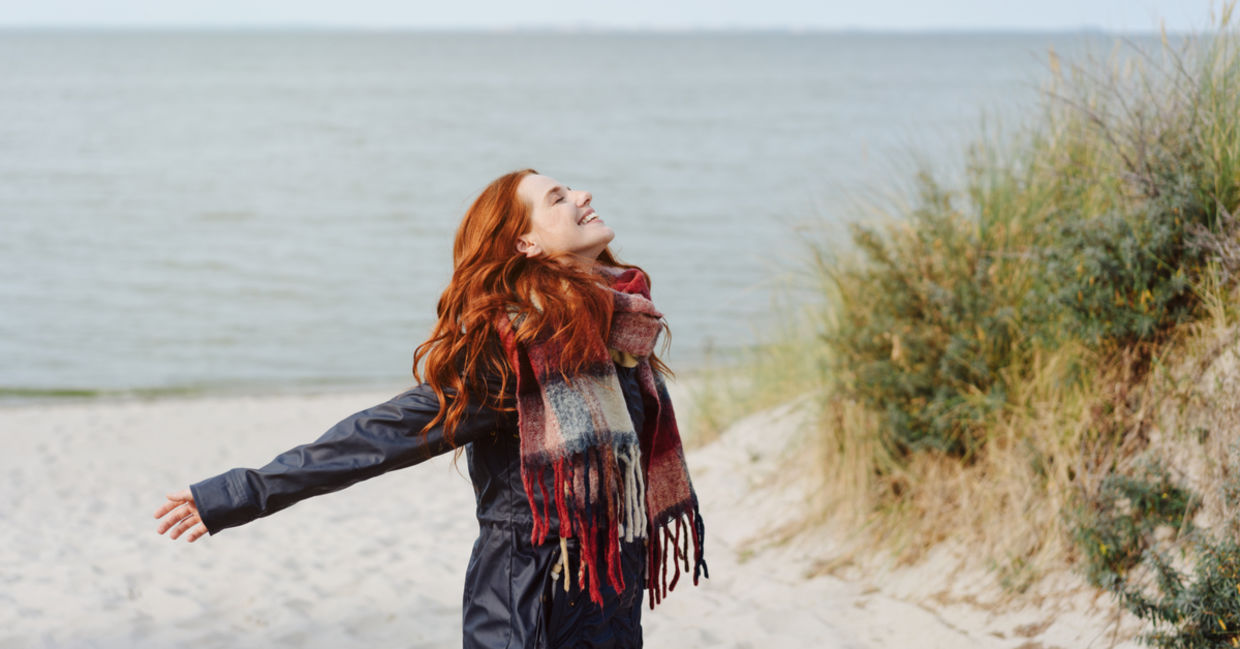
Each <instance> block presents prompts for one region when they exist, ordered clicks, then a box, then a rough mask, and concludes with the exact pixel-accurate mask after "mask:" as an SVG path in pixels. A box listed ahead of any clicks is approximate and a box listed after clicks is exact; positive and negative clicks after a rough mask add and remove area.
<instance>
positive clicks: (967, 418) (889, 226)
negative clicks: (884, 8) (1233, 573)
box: [698, 4, 1240, 592]
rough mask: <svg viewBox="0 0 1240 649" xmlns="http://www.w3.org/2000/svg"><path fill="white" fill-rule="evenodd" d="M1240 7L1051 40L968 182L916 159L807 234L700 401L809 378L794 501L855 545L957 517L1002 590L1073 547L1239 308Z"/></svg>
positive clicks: (915, 550)
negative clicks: (1091, 49) (808, 292)
mask: <svg viewBox="0 0 1240 649" xmlns="http://www.w3.org/2000/svg"><path fill="white" fill-rule="evenodd" d="M1233 8H1234V4H1228V5H1225V6H1224V7H1223V9H1222V11H1221V12H1220V15H1219V16H1218V18H1217V25H1216V28H1215V29H1214V30H1212V31H1211V32H1210V33H1205V34H1199V35H1195V36H1192V37H1189V38H1186V39H1184V40H1183V41H1181V42H1178V43H1175V44H1173V43H1172V42H1171V40H1169V39H1168V38H1167V37H1166V36H1165V35H1164V37H1163V39H1162V45H1161V47H1160V48H1159V49H1157V50H1156V51H1144V50H1141V49H1140V48H1137V47H1135V46H1132V45H1126V46H1125V47H1124V48H1122V49H1121V50H1120V53H1119V54H1118V55H1115V56H1112V57H1110V58H1107V59H1104V60H1091V61H1085V62H1080V63H1073V62H1064V61H1060V60H1058V58H1057V57H1056V56H1055V55H1054V53H1051V54H1050V56H1049V67H1050V70H1051V78H1049V79H1048V80H1047V81H1046V85H1045V88H1044V93H1043V101H1042V104H1041V110H1040V111H1039V112H1038V113H1037V116H1036V118H1034V119H1032V120H1031V121H1030V122H1029V123H1027V124H1025V125H1024V126H1023V127H1022V128H1020V129H1018V130H1016V131H1010V132H1006V133H991V134H987V135H986V136H984V137H981V138H979V139H978V140H976V141H974V142H972V143H971V144H970V145H969V146H968V147H967V149H966V150H965V152H964V155H965V156H966V160H967V164H966V173H965V176H964V180H963V182H962V183H961V184H960V185H959V186H946V185H945V184H944V182H942V181H941V180H939V179H937V178H936V177H935V175H934V174H933V173H932V172H931V171H930V170H923V171H922V172H921V173H920V174H918V176H917V178H916V188H917V189H916V191H915V192H914V194H913V195H912V196H910V197H908V200H897V201H889V202H890V203H892V204H896V205H904V206H905V207H903V208H896V209H894V210H890V211H887V212H885V213H883V214H880V215H878V218H872V217H871V218H867V220H865V221H864V222H857V223H854V224H852V225H851V226H850V238H849V241H848V242H847V244H846V245H841V244H840V242H838V241H833V240H830V239H828V238H826V237H824V238H823V239H822V240H818V241H815V240H812V239H811V240H810V241H809V242H808V245H807V246H806V256H805V261H804V269H805V274H804V276H803V277H802V278H800V281H802V282H804V283H805V284H808V285H810V286H811V287H813V293H814V295H815V298H816V299H814V300H813V301H811V302H810V303H808V304H805V305H801V306H799V307H797V308H795V309H794V308H793V307H789V308H788V311H787V313H786V317H785V318H783V320H782V321H783V322H785V323H786V324H785V325H784V328H783V329H782V330H780V331H777V332H775V333H774V335H773V336H772V337H771V340H772V342H771V343H770V344H768V345H765V346H763V347H760V348H756V349H754V350H750V351H749V352H748V353H747V355H746V356H745V358H743V359H741V360H742V363H741V365H742V366H743V367H744V368H745V370H744V371H742V372H740V373H738V374H732V375H729V378H727V379H718V380H717V381H716V382H715V383H714V384H712V385H709V386H708V389H706V390H702V391H701V393H700V396H701V397H702V400H701V401H700V402H699V405H698V420H699V421H700V422H702V424H703V426H704V427H705V428H707V429H709V428H710V427H711V424H712V423H713V425H714V427H715V428H716V429H718V428H722V427H723V426H725V425H726V423H727V422H728V421H730V420H731V419H733V418H734V417H735V416H736V415H737V413H739V412H747V411H750V412H751V411H753V410H755V409H759V408H762V407H766V406H768V405H771V404H774V403H778V402H780V401H786V400H788V399H789V398H791V397H793V396H796V395H801V394H806V393H808V394H812V395H814V397H815V404H816V405H815V407H816V409H817V413H818V414H819V415H820V417H819V422H820V426H819V429H818V430H817V431H816V432H815V436H816V438H817V441H818V443H819V446H820V449H821V451H820V454H819V456H818V459H817V466H818V469H819V471H818V473H819V475H818V479H819V480H820V481H821V483H822V492H823V493H825V494H830V497H828V498H824V499H823V503H822V504H821V505H820V506H819V508H818V509H817V510H815V511H814V512H812V513H811V514H809V515H808V516H809V517H810V518H817V517H819V516H829V517H831V518H832V520H833V521H836V523H837V526H838V525H839V524H840V522H841V521H843V522H844V523H843V524H844V525H845V526H846V528H848V529H854V530H857V531H858V532H857V533H856V534H855V535H853V536H854V538H856V539H858V545H859V546H865V547H872V546H873V545H874V544H876V543H877V544H878V545H879V546H882V547H886V548H888V549H889V550H892V551H894V552H895V553H896V554H897V556H900V557H902V558H904V559H909V560H913V559H916V558H917V557H918V556H920V555H921V553H922V552H924V551H925V550H926V549H927V548H930V547H932V546H934V545H935V544H937V543H939V542H941V541H943V540H945V539H947V538H948V537H950V538H951V539H953V540H954V541H955V542H958V543H964V544H966V545H968V546H970V547H973V548H976V549H977V550H978V556H981V557H983V558H984V559H985V561H986V562H987V563H988V565H990V566H992V567H994V568H995V569H996V570H997V571H998V573H999V575H1000V578H1001V579H1002V580H1003V583H1005V584H1006V585H1008V586H1009V587H1010V588H1011V589H1012V590H1013V591H1020V590H1022V589H1024V588H1025V587H1027V586H1028V585H1029V584H1031V583H1032V582H1033V581H1035V580H1036V579H1037V577H1038V575H1039V574H1041V573H1042V572H1043V571H1045V570H1052V569H1058V568H1061V567H1063V566H1066V565H1070V564H1072V563H1073V562H1080V561H1083V560H1085V559H1086V558H1084V557H1083V555H1082V553H1081V550H1080V548H1079V544H1077V543H1076V541H1075V540H1074V539H1076V538H1078V537H1079V535H1074V526H1076V525H1079V521H1080V519H1079V517H1075V518H1074V517H1073V516H1071V515H1069V514H1070V513H1071V512H1074V511H1080V508H1081V507H1083V506H1086V504H1087V503H1089V502H1093V501H1095V500H1096V496H1097V495H1098V494H1099V493H1102V492H1103V491H1104V490H1105V488H1109V487H1107V485H1114V484H1115V483H1116V480H1119V479H1120V478H1117V477H1116V476H1125V475H1130V474H1132V472H1133V471H1135V468H1134V467H1136V466H1138V465H1139V464H1140V463H1141V462H1146V461H1148V460H1149V455H1150V453H1151V452H1153V451H1152V449H1153V447H1152V446H1151V444H1150V440H1151V436H1152V435H1155V434H1156V433H1157V432H1158V431H1159V430H1160V428H1159V427H1160V426H1162V427H1166V425H1167V424H1166V423H1165V421H1164V420H1163V419H1160V417H1161V413H1165V412H1166V411H1167V409H1168V408H1169V407H1171V406H1172V405H1174V404H1175V403H1184V399H1185V398H1186V397H1185V395H1186V394H1187V393H1188V392H1191V391H1192V390H1193V389H1194V387H1193V385H1192V376H1194V374H1193V372H1194V371H1197V370H1191V368H1193V367H1198V366H1204V365H1208V364H1209V362H1210V361H1211V359H1212V358H1213V357H1212V354H1213V355H1216V354H1217V353H1218V351H1219V349H1221V348H1223V347H1226V346H1227V345H1234V341H1235V339H1236V336H1235V334H1234V332H1236V331H1237V326H1238V325H1240V319H1238V318H1240V316H1238V313H1237V308H1236V306H1235V305H1236V304H1237V299H1236V298H1237V295H1236V286H1237V282H1238V280H1240V243H1237V241H1238V239H1237V233H1238V232H1240V228H1238V227H1237V219H1236V218H1235V216H1234V215H1235V213H1236V211H1237V209H1240V53H1238V51H1237V39H1236V37H1237V34H1236V32H1235V30H1234V29H1233V28H1232V26H1231V14H1232V9H1233ZM1186 368H1189V369H1186ZM1198 369H1199V367H1198ZM1198 373H1199V372H1198ZM1235 424H1236V429H1235V430H1232V431H1228V432H1225V434H1227V435H1234V436H1238V437H1240V421H1237V422H1235ZM1172 425H1174V424H1172ZM1164 432H1165V431H1164ZM1220 434H1224V433H1220ZM1220 466H1221V465H1220ZM1219 470H1223V469H1219ZM1207 482H1208V480H1207ZM1222 506H1226V505H1225V504H1224V505H1222ZM1233 507H1234V505H1233ZM1237 592H1240V591H1237Z"/></svg>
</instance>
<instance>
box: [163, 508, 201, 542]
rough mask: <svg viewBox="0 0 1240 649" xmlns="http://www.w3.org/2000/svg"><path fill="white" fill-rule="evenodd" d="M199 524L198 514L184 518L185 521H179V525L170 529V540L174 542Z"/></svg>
mask: <svg viewBox="0 0 1240 649" xmlns="http://www.w3.org/2000/svg"><path fill="white" fill-rule="evenodd" d="M200 524H202V519H201V518H198V514H193V515H190V516H186V517H185V520H183V521H181V523H180V524H179V525H177V526H176V527H174V528H172V535H171V536H172V540H174V541H175V540H176V539H177V538H178V537H180V536H181V535H182V534H184V533H185V531H186V530H188V529H189V528H191V527H193V526H195V525H200Z"/></svg>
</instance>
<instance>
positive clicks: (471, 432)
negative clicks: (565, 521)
mask: <svg viewBox="0 0 1240 649" xmlns="http://www.w3.org/2000/svg"><path fill="white" fill-rule="evenodd" d="M616 373H617V376H618V378H619V379H620V386H621V388H622V390H623V391H624V398H625V403H626V405H627V406H628V410H629V415H630V416H631V417H632V419H633V424H634V426H635V427H636V428H635V430H641V429H642V421H643V420H644V416H645V415H644V410H645V409H644V404H643V403H642V396H641V390H640V386H639V384H638V380H637V372H636V370H635V369H631V368H625V367H623V366H620V365H616ZM438 409H439V405H438V402H437V400H436V398H435V393H434V392H432V391H431V389H430V388H429V387H428V386H426V385H420V386H418V387H415V388H413V389H411V390H409V391H407V392H404V393H403V394H400V395H397V396H396V397H393V398H392V399H391V400H389V401H387V402H385V403H381V404H379V405H376V406H374V407H371V408H367V409H366V410H363V411H361V412H359V413H356V414H354V415H352V416H350V417H347V418H345V419H344V420H343V421H341V422H340V423H338V424H336V425H335V426H333V427H332V428H331V429H329V430H328V431H327V432H326V433H324V434H323V435H322V436H321V437H320V438H319V439H318V440H316V441H315V442H313V443H310V444H304V445H302V446H298V447H296V448H293V449H291V450H289V451H286V452H284V453H281V454H280V455H279V456H277V457H276V458H275V459H274V460H272V461H271V462H270V463H269V464H267V465H266V466H264V467H262V468H260V469H244V468H239V469H232V470H230V471H227V472H225V473H222V474H220V475H218V476H215V477H213V478H208V479H206V480H203V481H202V482H199V483H197V484H194V485H193V486H192V487H191V490H192V492H193V494H194V502H195V503H196V504H197V506H198V511H199V513H200V515H201V516H202V520H203V523H205V524H206V526H207V530H208V531H209V532H210V533H211V534H216V533H218V532H219V531H220V530H222V529H225V528H228V527H234V526H237V525H242V524H244V523H247V522H249V521H252V520H254V519H256V518H259V517H262V516H267V515H269V514H273V513H275V512H277V511H279V510H281V509H284V508H285V507H288V506H290V505H292V504H294V503H296V502H298V501H301V500H304V499H306V498H309V497H311V496H316V495H319V494H324V493H329V492H332V491H337V490H339V489H343V488H345V487H347V486H349V485H351V484H354V483H356V482H359V481H361V480H365V479H367V478H371V477H374V476H377V475H380V474H382V473H386V472H388V471H392V470H395V469H401V468H404V467H407V466H412V465H414V464H417V463H419V462H422V461H425V460H427V459H429V458H431V457H433V456H435V455H438V454H441V453H446V452H448V451H449V450H451V448H452V447H451V446H450V445H449V444H448V443H447V441H446V440H445V439H444V437H443V431H442V429H441V428H440V427H438V426H436V427H435V428H433V429H431V430H430V431H429V432H428V434H427V435H426V436H425V438H424V437H423V435H422V434H421V430H422V427H423V426H424V425H425V424H426V423H427V422H429V421H430V420H431V419H432V418H433V417H434V416H435V414H436V413H437V412H438ZM455 442H456V444H457V445H464V446H465V449H466V454H467V456H468V460H469V474H470V478H471V480H472V481H473V485H474V495H475V497H476V502H477V517H478V539H477V540H476V541H475V542H474V548H473V553H472V554H471V555H470V560H469V568H468V570H467V572H466V574H465V590H464V608H463V615H462V617H463V623H464V624H463V631H464V646H465V649H504V648H511V649H518V648H535V649H559V648H561V647H564V648H567V647H583V648H586V647H599V648H603V647H606V648H614V649H629V648H634V647H641V646H642V633H641V610H642V594H643V590H644V588H645V565H646V546H645V541H644V540H643V541H639V542H636V543H631V544H630V543H624V542H622V543H621V550H622V552H621V567H622V568H623V573H624V583H625V585H626V588H625V590H624V592H623V593H620V594H617V593H616V592H615V591H614V590H613V589H611V588H610V587H609V586H608V585H607V580H602V581H603V584H602V589H601V590H602V595H603V600H604V606H603V607H602V608H601V609H600V608H599V607H598V606H597V605H596V604H594V603H593V602H591V601H590V598H589V595H588V593H586V592H585V591H584V590H582V589H581V588H580V587H579V584H578V583H577V580H576V575H575V574H574V575H573V579H572V581H571V589H570V591H569V592H565V591H564V587H563V576H560V577H559V581H556V582H555V583H554V587H553V583H552V579H553V577H552V567H553V566H555V565H556V564H557V563H558V562H559V561H560V544H559V539H558V536H557V535H556V534H555V532H556V530H558V529H559V526H558V521H557V520H555V518H554V516H555V514H554V512H555V508H554V507H552V508H551V511H552V516H553V518H552V522H551V531H552V532H551V534H550V535H549V537H548V539H547V542H546V543H544V544H542V545H539V546H534V545H533V544H532V543H531V542H530V535H531V532H532V530H533V515H532V513H531V510H530V505H529V502H528V501H527V500H526V495H525V489H524V487H523V486H522V482H521V461H520V455H519V447H520V440H519V436H518V432H517V417H516V413H515V412H503V411H501V410H499V409H496V408H493V407H490V406H487V405H482V404H471V408H470V412H469V414H468V416H467V417H465V418H464V419H463V420H462V421H461V423H460V424H459V425H458V426H457V429H456V433H455ZM546 487H547V492H548V493H550V492H552V489H551V485H550V481H549V479H548V483H547V485H546ZM536 497H537V498H538V499H539V502H540V503H541V494H538V495H536ZM600 545H603V544H600ZM567 548H568V553H569V565H570V567H571V568H572V572H574V573H575V572H576V567H577V566H578V565H580V564H579V557H578V556H577V552H578V547H577V545H576V543H575V541H574V540H573V539H569V540H568V543H567ZM599 561H600V565H601V564H602V559H601V558H600V559H599Z"/></svg>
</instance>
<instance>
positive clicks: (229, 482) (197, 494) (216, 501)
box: [189, 469, 254, 534]
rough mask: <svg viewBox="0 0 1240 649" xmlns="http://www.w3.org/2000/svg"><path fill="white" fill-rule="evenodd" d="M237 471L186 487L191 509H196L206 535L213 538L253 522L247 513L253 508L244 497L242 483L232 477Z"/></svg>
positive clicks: (249, 501) (238, 478)
mask: <svg viewBox="0 0 1240 649" xmlns="http://www.w3.org/2000/svg"><path fill="white" fill-rule="evenodd" d="M241 471H244V469H232V470H230V471H226V472H224V473H221V474H219V475H217V476H215V477H213V478H207V479H206V480H203V481H202V482H196V483H194V484H192V485H190V487H189V490H190V493H192V494H193V495H194V505H195V506H197V507H198V516H199V518H201V519H202V522H203V524H204V525H206V527H207V532H209V533H211V534H215V533H217V532H219V531H220V530H223V529H226V528H229V527H236V526H238V525H242V524H244V523H247V522H249V521H250V520H251V519H253V516H252V515H251V514H250V513H249V510H252V509H254V507H253V506H252V505H251V500H250V498H249V494H248V493H246V491H247V489H246V485H245V480H243V479H241V477H240V476H239V475H236V474H237V473H238V472H241Z"/></svg>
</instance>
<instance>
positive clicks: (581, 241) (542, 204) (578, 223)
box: [517, 174, 616, 260]
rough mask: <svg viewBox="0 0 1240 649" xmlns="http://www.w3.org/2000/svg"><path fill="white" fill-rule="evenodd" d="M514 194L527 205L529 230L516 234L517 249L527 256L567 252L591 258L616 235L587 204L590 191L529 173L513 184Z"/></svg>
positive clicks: (596, 255)
mask: <svg viewBox="0 0 1240 649" xmlns="http://www.w3.org/2000/svg"><path fill="white" fill-rule="evenodd" d="M517 196H519V197H520V198H521V200H523V201H525V204H526V205H529V206H530V231H529V232H527V233H525V234H523V235H521V236H520V237H517V251H518V252H520V253H521V254H523V255H525V256H527V257H535V256H538V255H542V254H546V255H556V254H561V253H570V254H573V255H577V256H580V257H584V258H586V259H590V260H593V259H597V258H598V256H599V254H601V253H602V252H603V249H604V248H606V247H607V244H609V243H611V240H612V239H614V238H615V237H616V233H615V231H613V230H612V229H611V228H610V227H608V225H607V224H606V223H603V219H600V218H599V217H598V215H597V214H595V213H594V208H593V207H590V199H591V198H593V197H592V196H590V192H587V191H584V190H583V191H576V190H572V189H569V188H568V187H564V186H562V185H560V184H559V183H557V182H556V181H555V179H554V178H548V177H547V176H540V175H537V174H530V175H528V176H526V177H524V178H522V179H521V182H520V183H518V184H517Z"/></svg>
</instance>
